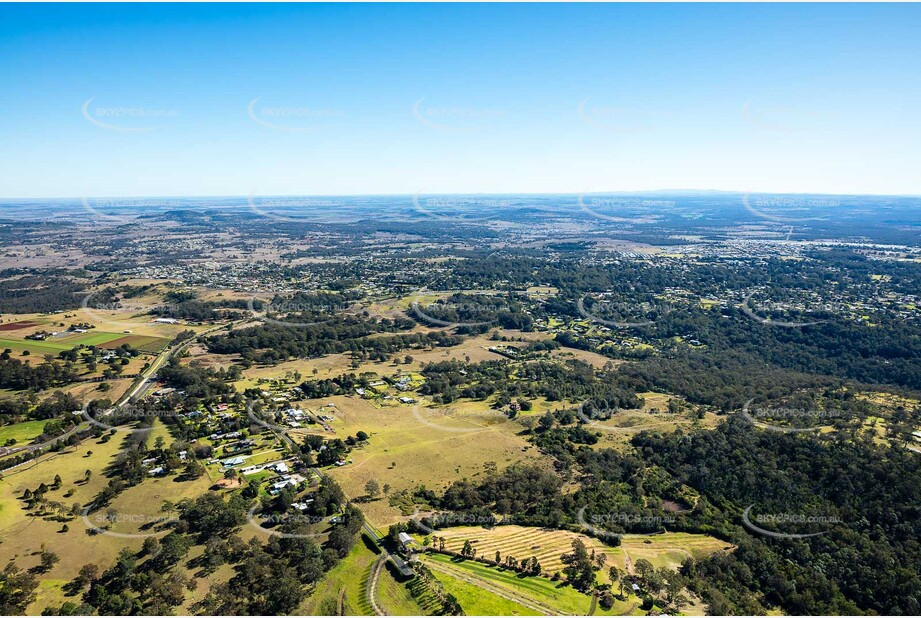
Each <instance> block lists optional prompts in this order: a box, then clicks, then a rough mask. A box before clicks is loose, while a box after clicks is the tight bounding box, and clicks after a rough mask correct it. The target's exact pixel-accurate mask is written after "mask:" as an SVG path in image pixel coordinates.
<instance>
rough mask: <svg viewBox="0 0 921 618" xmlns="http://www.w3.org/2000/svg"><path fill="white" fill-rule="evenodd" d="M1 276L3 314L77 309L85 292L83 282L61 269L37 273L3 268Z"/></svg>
mask: <svg viewBox="0 0 921 618" xmlns="http://www.w3.org/2000/svg"><path fill="white" fill-rule="evenodd" d="M21 273H25V274H21ZM0 277H2V278H0V312H4V313H51V312H52V311H63V310H65V309H76V308H77V307H79V306H80V303H81V302H82V300H83V296H84V295H85V294H86V286H85V285H84V284H83V283H81V282H80V281H79V280H77V279H75V278H74V277H72V276H68V275H67V274H64V273H63V272H60V271H49V272H46V273H42V274H40V275H38V274H34V271H32V270H29V271H26V270H25V269H22V270H21V271H10V270H6V271H3V272H0Z"/></svg>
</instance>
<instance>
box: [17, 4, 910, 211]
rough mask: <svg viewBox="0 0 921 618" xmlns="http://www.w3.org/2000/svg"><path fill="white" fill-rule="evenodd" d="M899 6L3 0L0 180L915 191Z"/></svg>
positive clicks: (227, 189)
mask: <svg viewBox="0 0 921 618" xmlns="http://www.w3.org/2000/svg"><path fill="white" fill-rule="evenodd" d="M919 17H921V7H919V6H918V5H906V4H896V5H890V4H878V5H859V4H839V5H818V6H817V5H809V4H777V5H763V4H737V5H733V4H720V5H706V4H705V5H690V4H685V5H667V6H666V5H657V4H645V5H629V4H619V5H618V4H613V5H602V4H569V5H552V4H539V5H525V4H516V5H483V4H475V5H474V4H471V5H451V4H440V5H424V4H409V5H388V4H363V5H327V4H306V5H296V4H280V5H279V4H261V5H248V4H232V5H230V4H205V5H188V4H187V5H168V4H159V5H122V4H106V5H97V4H87V5H54V6H49V5H31V6H28V5H11V4H5V5H0V63H2V64H3V66H4V69H5V76H4V77H5V80H4V82H5V86H6V88H5V92H4V97H3V99H2V100H0V166H2V168H3V169H4V172H5V173H4V174H3V175H2V177H0V195H2V196H4V197H8V198H12V199H20V198H26V199H28V198H31V197H34V196H41V197H49V198H64V197H73V196H97V195H99V196H102V195H104V196H110V197H116V196H201V197H208V196H219V195H238V196H246V195H317V196H320V195H413V194H449V195H450V194H454V195H456V194H464V193H471V192H476V193H480V194H566V193H573V194H590V193H625V192H637V191H642V190H643V189H637V187H705V188H706V190H720V191H729V192H746V191H748V192H759V193H787V194H826V195H829V194H837V195H919V194H921V177H919V176H918V174H917V170H918V169H919V168H921V153H919V149H918V147H917V144H918V143H919V138H921V118H919V116H918V113H917V110H918V109H921V81H919V80H918V79H917V67H918V66H921V39H919V38H918V37H917V25H918V23H921V20H919ZM646 190H649V189H646ZM658 190H661V189H658Z"/></svg>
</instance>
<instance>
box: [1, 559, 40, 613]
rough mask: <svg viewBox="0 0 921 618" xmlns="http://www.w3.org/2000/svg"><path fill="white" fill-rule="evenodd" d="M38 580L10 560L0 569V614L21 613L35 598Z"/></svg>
mask: <svg viewBox="0 0 921 618" xmlns="http://www.w3.org/2000/svg"><path fill="white" fill-rule="evenodd" d="M36 588H38V580H37V579H36V578H35V576H34V575H32V574H31V573H28V572H25V571H21V570H20V569H19V568H18V567H17V566H16V565H15V564H14V563H13V561H12V560H10V561H9V562H8V563H7V565H6V567H4V569H3V570H2V571H0V614H2V615H5V616H12V615H22V614H24V613H25V611H26V607H28V606H29V604H30V603H32V601H34V600H35V589H36Z"/></svg>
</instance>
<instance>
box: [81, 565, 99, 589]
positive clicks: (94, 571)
mask: <svg viewBox="0 0 921 618" xmlns="http://www.w3.org/2000/svg"><path fill="white" fill-rule="evenodd" d="M98 577H99V567H98V566H97V565H95V564H93V563H89V564H84V565H83V566H82V567H80V572H79V573H77V581H78V582H79V583H80V586H81V587H83V586H89V585H90V584H92V583H93V582H94V581H96V579H97V578H98Z"/></svg>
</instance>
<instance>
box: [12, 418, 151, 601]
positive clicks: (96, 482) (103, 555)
mask: <svg viewBox="0 0 921 618" xmlns="http://www.w3.org/2000/svg"><path fill="white" fill-rule="evenodd" d="M124 436H125V434H124V433H119V434H118V435H116V436H114V437H113V438H112V439H111V440H109V441H108V442H105V443H103V442H101V441H99V440H92V439H90V440H85V441H84V442H83V443H82V444H80V445H78V446H76V447H73V448H70V449H67V450H65V451H62V452H61V453H57V454H51V455H45V456H43V457H41V458H39V459H38V460H36V461H37V462H38V463H35V462H30V463H28V464H26V465H25V466H22V467H21V468H16V469H14V470H10V471H9V472H7V473H6V474H5V475H4V478H3V480H2V481H0V561H2V562H3V563H6V562H7V561H8V560H10V559H12V558H15V559H16V563H17V564H18V565H19V566H20V568H26V569H28V568H31V567H33V566H35V565H37V564H38V561H39V558H38V555H37V554H38V552H39V551H40V549H41V547H42V545H43V544H44V545H45V547H46V548H47V549H48V550H50V551H53V552H54V553H56V554H57V555H58V556H60V558H61V561H60V562H59V563H58V564H57V565H55V567H54V568H53V569H52V570H51V571H50V572H49V573H48V574H46V575H45V576H43V577H42V579H43V581H45V583H44V584H43V585H42V587H41V588H40V589H39V593H38V597H37V599H36V601H35V602H34V603H33V604H32V605H31V606H30V607H29V610H28V612H27V613H29V614H32V615H37V614H39V613H41V610H42V609H44V608H45V607H46V606H47V605H49V604H54V603H57V604H60V603H63V602H64V600H66V599H65V598H64V596H63V592H62V591H61V590H60V587H61V586H62V585H63V584H65V583H66V582H68V581H70V580H71V579H73V578H74V577H75V576H76V575H77V572H78V571H79V570H80V567H82V566H83V565H84V564H87V563H95V564H98V565H100V567H101V568H106V567H108V566H109V565H111V564H112V562H113V561H114V560H115V557H116V555H117V554H118V552H119V550H121V549H122V548H123V547H126V546H128V547H132V548H133V549H135V550H137V549H139V548H140V546H141V543H142V542H143V539H140V538H138V539H124V538H118V537H113V536H109V535H95V536H92V537H90V535H89V531H88V528H87V527H86V526H85V525H84V523H83V521H82V519H80V518H79V517H78V518H76V519H71V520H69V521H66V522H62V521H57V520H55V519H54V518H53V517H51V516H48V517H41V516H37V514H35V513H33V512H30V511H27V510H25V509H24V506H25V504H24V503H23V502H22V501H21V500H20V499H19V498H20V497H21V496H22V493H23V492H24V491H25V490H26V489H30V490H34V489H35V488H36V487H38V486H39V485H40V484H41V483H45V484H46V485H48V486H51V484H52V482H53V481H54V475H55V474H60V475H61V480H62V486H61V488H60V489H57V490H51V491H49V492H48V499H49V500H54V501H58V502H63V503H64V504H66V505H68V506H70V505H72V504H75V503H79V504H81V505H85V504H88V503H89V502H91V501H92V499H93V498H94V497H95V496H96V495H97V494H98V493H99V492H100V491H101V490H102V488H103V487H105V485H106V484H107V483H108V478H106V477H105V476H104V474H103V471H104V469H105V467H106V466H108V465H109V463H111V461H112V457H113V456H114V455H115V454H116V453H117V452H118V451H119V449H120V447H121V443H122V439H123V438H124ZM89 452H92V455H89V456H87V454H88V453H89ZM86 470H90V472H91V473H92V476H91V478H90V480H89V482H86V483H84V482H83V478H84V473H85V471H86ZM70 490H73V494H72V495H71V496H69V497H66V498H65V497H64V494H65V493H67V492H68V491H70ZM64 523H67V525H68V527H69V530H68V531H67V532H62V526H63V524H64Z"/></svg>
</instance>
